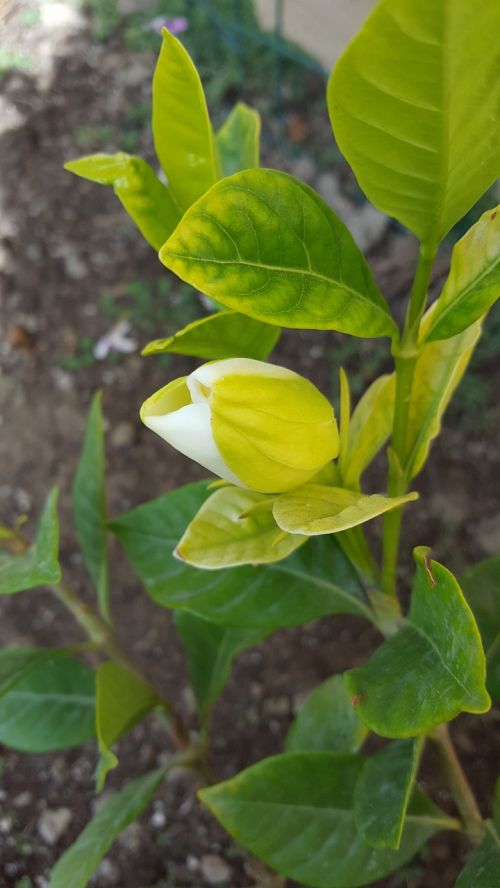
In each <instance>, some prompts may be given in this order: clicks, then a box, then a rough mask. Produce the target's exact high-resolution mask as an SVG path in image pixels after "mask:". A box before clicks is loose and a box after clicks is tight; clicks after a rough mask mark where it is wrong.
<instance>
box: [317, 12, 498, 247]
mask: <svg viewBox="0 0 500 888" xmlns="http://www.w3.org/2000/svg"><path fill="white" fill-rule="evenodd" d="M499 32H500V5H499V4H498V3H496V2H489V0H480V2H477V3H471V0H437V2H436V0H382V2H380V3H378V4H377V5H376V6H375V9H374V10H373V12H372V13H371V15H370V16H369V17H368V18H367V20H366V22H365V24H364V26H363V27H362V28H361V30H360V31H359V32H358V34H357V35H356V37H355V38H354V40H353V41H352V42H351V43H350V44H349V46H348V47H347V49H346V50H345V52H344V54H343V55H342V56H341V58H340V59H339V61H338V63H337V65H336V67H335V69H334V71H333V74H332V77H331V80H330V83H329V87H328V107H329V111H330V117H331V119H332V124H333V129H334V133H335V138H336V140H337V142H338V144H339V147H340V150H341V151H342V152H343V154H344V155H345V157H346V158H347V160H348V162H349V164H350V165H351V167H352V168H353V170H354V172H355V174H356V176H357V178H358V181H359V183H360V185H361V187H362V188H363V190H364V191H365V193H366V195H367V197H368V199H369V200H370V201H371V202H372V203H373V204H374V205H375V206H376V207H378V208H379V209H380V210H382V211H383V212H385V213H388V214H389V215H390V216H394V218H396V219H398V221H399V222H402V223H403V225H406V226H407V227H408V228H410V229H411V231H413V232H414V234H416V235H417V237H418V238H420V240H422V241H424V242H426V243H431V244H436V243H438V242H439V241H440V240H441V239H442V238H443V237H444V235H445V234H446V233H447V232H448V231H449V230H450V228H452V227H453V225H455V223H456V222H458V221H459V219H461V218H462V216H464V215H465V213H466V212H467V211H468V210H469V209H470V208H471V207H472V206H473V205H474V204H475V203H476V201H477V200H478V199H479V198H480V197H481V195H482V194H484V192H485V191H486V190H487V189H488V188H489V186H490V185H491V184H492V183H493V182H494V181H495V179H496V178H497V176H498V175H499V173H500V150H499V143H498V137H497V133H498V128H499V124H500V78H499V77H498V53H497V49H496V47H495V48H491V49H489V47H490V43H491V35H492V34H498V33H499ZM485 49H486V51H485Z"/></svg>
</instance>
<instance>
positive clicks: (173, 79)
mask: <svg viewBox="0 0 500 888" xmlns="http://www.w3.org/2000/svg"><path fill="white" fill-rule="evenodd" d="M162 34H163V43H162V47H161V51H160V55H159V58H158V64H157V65H156V70H155V73H154V77H153V121H152V123H153V136H154V143H155V149H156V154H157V155H158V159H159V161H160V163H161V165H162V168H163V170H164V172H165V175H166V177H167V179H168V183H169V186H170V189H171V190H172V193H173V195H174V197H175V199H176V201H177V203H178V205H179V207H180V208H181V210H182V211H184V210H186V209H187V208H188V207H190V206H191V204H192V203H194V201H195V200H197V199H198V198H199V197H200V196H201V195H202V194H204V193H205V191H207V190H208V189H209V188H210V186H211V185H213V184H214V182H216V181H217V179H218V178H219V177H220V171H219V164H218V158H217V149H216V145H215V137H214V133H213V130H212V124H211V123H210V117H209V114H208V109H207V102H206V99H205V93H204V92H203V86H202V84H201V80H200V78H199V75H198V72H197V70H196V68H195V66H194V64H193V62H192V59H191V57H190V56H189V54H188V52H187V51H186V50H185V49H184V47H183V45H182V43H180V42H179V40H177V38H176V37H174V36H173V35H172V34H169V32H168V31H167V30H166V28H164V29H163V31H162Z"/></svg>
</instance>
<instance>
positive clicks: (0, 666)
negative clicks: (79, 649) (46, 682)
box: [0, 647, 68, 697]
mask: <svg viewBox="0 0 500 888" xmlns="http://www.w3.org/2000/svg"><path fill="white" fill-rule="evenodd" d="M67 653H68V651H67V649H66V648H31V647H7V648H2V649H1V650H0V697H3V695H4V694H6V693H7V691H9V690H10V689H11V688H13V687H14V685H16V684H17V682H18V681H21V679H23V678H24V677H25V676H26V675H28V673H29V672H31V670H32V669H36V667H37V666H40V664H42V663H45V662H46V661H47V660H55V659H56V658H57V657H59V656H66V655H67Z"/></svg>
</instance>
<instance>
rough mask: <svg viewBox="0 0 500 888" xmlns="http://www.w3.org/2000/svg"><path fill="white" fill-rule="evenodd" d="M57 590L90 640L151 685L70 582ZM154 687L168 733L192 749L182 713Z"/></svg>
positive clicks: (185, 746)
mask: <svg viewBox="0 0 500 888" xmlns="http://www.w3.org/2000/svg"><path fill="white" fill-rule="evenodd" d="M51 589H52V591H53V593H54V594H55V595H56V597H57V598H58V599H59V601H61V602H62V603H63V604H64V606H65V607H66V608H67V609H68V610H69V611H70V613H71V614H72V615H73V617H74V618H75V620H76V622H77V623H78V625H79V626H81V628H82V629H83V631H84V632H85V634H86V635H87V637H88V639H89V641H90V642H92V644H94V645H96V647H98V648H100V650H102V651H104V652H105V653H106V654H107V655H108V657H110V659H112V660H114V661H115V662H116V663H119V664H120V665H121V666H123V667H124V668H125V669H128V670H129V672H133V673H134V675H137V677H138V678H140V679H141V680H142V681H145V682H147V684H149V685H151V682H150V681H149V679H148V678H146V677H145V675H144V674H143V672H142V669H141V668H140V666H139V665H138V664H137V663H136V662H135V660H134V659H133V658H132V657H131V656H130V655H129V654H128V653H127V652H126V651H124V650H123V648H122V646H121V644H120V642H119V641H118V638H117V637H116V635H115V633H114V632H113V629H112V628H111V626H110V625H109V623H107V622H106V621H105V620H103V619H102V618H101V617H99V616H98V615H97V614H96V613H95V612H94V611H93V610H92V608H90V607H89V606H88V605H87V604H86V603H85V602H84V601H82V600H81V598H80V597H79V596H78V595H77V594H76V592H74V591H73V589H71V588H70V587H69V586H67V585H66V583H64V582H61V583H58V584H57V585H54V586H52V587H51ZM151 686H152V687H153V690H154V692H155V694H156V696H157V697H158V700H159V701H160V703H161V705H162V707H163V709H164V712H165V716H166V719H167V725H168V732H169V734H170V737H171V738H172V740H173V742H174V743H175V745H176V746H177V747H178V749H180V750H183V751H185V750H188V749H190V747H191V742H190V739H189V734H188V732H187V730H186V728H185V727H184V724H183V723H182V721H181V719H180V717H179V715H178V714H177V713H176V712H175V710H174V708H173V706H172V704H171V703H170V702H169V701H168V700H166V699H165V697H164V696H163V694H162V693H161V692H160V691H158V689H157V688H155V687H154V686H153V685H151Z"/></svg>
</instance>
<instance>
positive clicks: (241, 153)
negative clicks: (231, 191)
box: [215, 102, 260, 176]
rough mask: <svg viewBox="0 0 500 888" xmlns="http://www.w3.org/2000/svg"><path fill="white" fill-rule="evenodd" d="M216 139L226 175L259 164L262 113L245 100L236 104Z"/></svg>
mask: <svg viewBox="0 0 500 888" xmlns="http://www.w3.org/2000/svg"><path fill="white" fill-rule="evenodd" d="M215 139H216V144H217V150H218V152H219V158H220V165H221V168H222V173H223V175H224V176H231V175H232V174H233V173H239V172H240V170H249V169H252V167H258V166H259V149H260V114H259V113H258V111H254V109H253V108H249V106H248V105H245V103H244V102H238V104H237V105H235V106H234V108H233V109H232V111H231V113H230V114H229V117H228V118H227V120H225V121H224V123H223V124H222V126H221V128H220V130H219V131H218V133H217V135H216V137H215Z"/></svg>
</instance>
